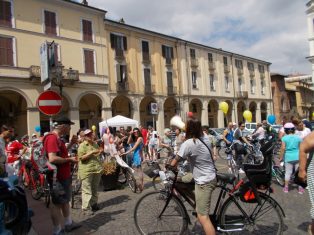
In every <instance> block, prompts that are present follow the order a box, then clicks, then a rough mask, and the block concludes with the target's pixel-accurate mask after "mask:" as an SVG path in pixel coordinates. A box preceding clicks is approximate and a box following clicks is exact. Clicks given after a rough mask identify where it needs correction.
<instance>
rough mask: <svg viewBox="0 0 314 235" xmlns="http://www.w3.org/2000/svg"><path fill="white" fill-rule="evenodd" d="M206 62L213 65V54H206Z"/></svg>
mask: <svg viewBox="0 0 314 235" xmlns="http://www.w3.org/2000/svg"><path fill="white" fill-rule="evenodd" d="M208 62H210V63H213V54H212V53H208Z"/></svg>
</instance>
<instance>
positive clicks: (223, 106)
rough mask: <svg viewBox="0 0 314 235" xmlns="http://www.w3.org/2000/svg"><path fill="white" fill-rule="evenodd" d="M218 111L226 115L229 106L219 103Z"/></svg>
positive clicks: (225, 103)
mask: <svg viewBox="0 0 314 235" xmlns="http://www.w3.org/2000/svg"><path fill="white" fill-rule="evenodd" d="M219 109H220V110H221V111H222V112H223V113H224V114H227V112H228V109H229V105H228V103H227V102H225V101H223V102H220V103H219Z"/></svg>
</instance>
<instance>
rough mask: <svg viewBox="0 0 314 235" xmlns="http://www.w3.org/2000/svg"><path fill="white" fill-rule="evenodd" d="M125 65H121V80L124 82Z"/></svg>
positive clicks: (125, 75) (125, 74)
mask: <svg viewBox="0 0 314 235" xmlns="http://www.w3.org/2000/svg"><path fill="white" fill-rule="evenodd" d="M127 77H128V76H127V67H126V65H121V79H122V82H125V81H126V80H127Z"/></svg>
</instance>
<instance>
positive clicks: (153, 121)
mask: <svg viewBox="0 0 314 235" xmlns="http://www.w3.org/2000/svg"><path fill="white" fill-rule="evenodd" d="M153 128H154V130H156V129H155V115H154V114H153Z"/></svg>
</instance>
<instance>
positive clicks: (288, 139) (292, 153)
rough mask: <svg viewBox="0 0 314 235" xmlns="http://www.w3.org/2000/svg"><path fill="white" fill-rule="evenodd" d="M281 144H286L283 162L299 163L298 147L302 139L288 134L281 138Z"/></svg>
mask: <svg viewBox="0 0 314 235" xmlns="http://www.w3.org/2000/svg"><path fill="white" fill-rule="evenodd" d="M282 142H284V143H285V144H286V150H285V155H284V157H285V159H284V160H285V162H293V161H299V146H300V143H301V142H302V139H301V138H300V136H298V135H294V134H292V135H291V134H290V135H285V136H284V137H282Z"/></svg>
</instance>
